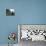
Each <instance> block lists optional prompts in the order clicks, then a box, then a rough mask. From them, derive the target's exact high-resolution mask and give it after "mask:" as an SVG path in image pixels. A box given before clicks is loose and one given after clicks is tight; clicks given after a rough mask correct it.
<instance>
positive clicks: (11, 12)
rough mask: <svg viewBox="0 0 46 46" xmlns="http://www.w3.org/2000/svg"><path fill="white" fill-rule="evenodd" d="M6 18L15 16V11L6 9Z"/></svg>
mask: <svg viewBox="0 0 46 46" xmlns="http://www.w3.org/2000/svg"><path fill="white" fill-rule="evenodd" d="M6 16H15V10H14V9H8V8H6Z"/></svg>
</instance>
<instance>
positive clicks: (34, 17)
mask: <svg viewBox="0 0 46 46" xmlns="http://www.w3.org/2000/svg"><path fill="white" fill-rule="evenodd" d="M5 8H14V9H15V14H16V15H15V16H6V14H5ZM17 24H46V0H0V44H5V43H8V39H7V36H8V34H9V32H18V31H17ZM16 42H17V40H16Z"/></svg>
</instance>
